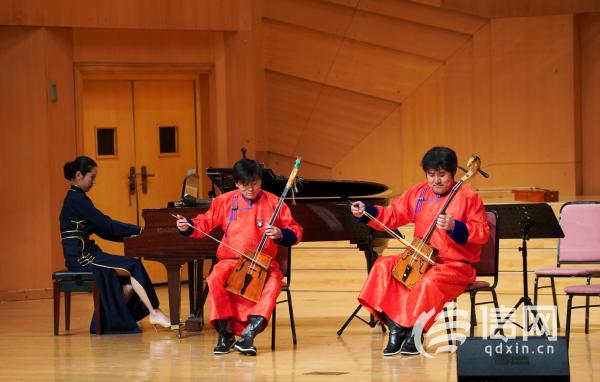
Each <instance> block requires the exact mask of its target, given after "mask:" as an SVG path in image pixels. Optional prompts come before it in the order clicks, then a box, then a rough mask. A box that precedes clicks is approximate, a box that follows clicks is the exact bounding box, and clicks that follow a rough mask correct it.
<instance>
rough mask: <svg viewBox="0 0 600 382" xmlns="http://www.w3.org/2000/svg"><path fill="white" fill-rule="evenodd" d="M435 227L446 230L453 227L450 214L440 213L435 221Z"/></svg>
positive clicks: (452, 219) (450, 229)
mask: <svg viewBox="0 0 600 382" xmlns="http://www.w3.org/2000/svg"><path fill="white" fill-rule="evenodd" d="M435 225H436V227H438V228H439V229H443V230H446V231H452V230H453V229H454V218H453V217H452V216H450V215H440V216H438V218H437V221H436V222H435Z"/></svg>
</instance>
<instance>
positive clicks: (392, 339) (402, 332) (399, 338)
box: [381, 312, 408, 356]
mask: <svg viewBox="0 0 600 382" xmlns="http://www.w3.org/2000/svg"><path fill="white" fill-rule="evenodd" d="M381 316H382V317H383V319H384V320H385V324H386V325H387V327H388V329H389V331H390V336H389V339H388V344H387V346H386V347H385V349H383V355H384V356H392V355H395V354H398V353H399V352H400V347H401V346H402V342H403V341H404V338H405V337H406V334H407V333H408V331H407V329H406V328H404V327H403V326H400V325H398V324H397V323H395V322H394V321H392V319H391V318H389V317H388V316H387V314H385V313H384V312H382V313H381Z"/></svg>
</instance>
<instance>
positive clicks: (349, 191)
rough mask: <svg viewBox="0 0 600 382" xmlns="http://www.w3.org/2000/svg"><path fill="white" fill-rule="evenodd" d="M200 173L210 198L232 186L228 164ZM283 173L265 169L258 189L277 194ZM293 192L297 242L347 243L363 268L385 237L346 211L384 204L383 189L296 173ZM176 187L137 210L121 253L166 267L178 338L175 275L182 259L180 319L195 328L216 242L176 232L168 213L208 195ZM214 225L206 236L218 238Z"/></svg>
mask: <svg viewBox="0 0 600 382" xmlns="http://www.w3.org/2000/svg"><path fill="white" fill-rule="evenodd" d="M206 175H207V176H208V177H209V178H210V179H211V181H212V190H211V191H210V192H209V195H210V196H211V197H214V196H215V195H216V193H217V189H218V190H219V191H220V192H221V193H224V192H228V191H231V190H234V189H235V188H236V187H235V182H234V180H233V176H232V169H231V168H208V169H207V170H206ZM286 182H287V177H285V176H281V175H278V174H275V173H274V172H273V171H272V170H270V169H265V170H264V172H263V176H262V188H263V189H264V190H267V191H270V192H272V193H274V194H276V195H281V193H282V191H283V189H284V187H285V184H286ZM297 188H298V192H297V193H295V195H294V202H295V204H293V203H292V200H291V197H290V198H288V199H287V200H286V202H287V204H288V205H289V207H290V209H291V211H292V215H293V216H294V219H296V221H298V223H300V225H302V227H303V228H304V232H303V235H302V236H303V237H302V241H303V242H308V241H350V242H351V243H353V244H356V246H357V247H358V248H359V249H360V250H362V251H363V252H364V253H365V259H366V262H367V270H370V269H371V265H372V264H373V262H374V261H375V260H376V259H377V257H378V256H379V254H378V252H380V251H381V249H383V248H384V247H385V246H386V244H387V237H386V236H385V234H382V233H380V232H378V231H373V230H371V229H370V228H369V227H367V226H366V225H364V224H360V223H358V222H357V221H356V219H355V218H354V216H353V215H352V214H351V213H350V206H349V200H359V199H360V200H363V201H365V202H368V203H371V204H379V205H386V204H387V202H388V200H387V199H386V198H385V197H377V195H378V194H381V193H384V192H385V191H387V190H388V187H387V186H385V185H383V184H379V183H374V182H365V181H350V180H315V179H303V178H301V177H298V182H297ZM185 190H186V185H185V182H184V189H183V191H182V200H181V201H178V202H169V203H168V206H167V208H157V209H145V210H144V211H143V212H142V217H143V218H144V222H145V226H144V231H143V232H142V234H141V235H139V236H136V237H132V238H127V239H125V256H129V257H138V258H140V257H141V258H144V259H147V260H153V261H158V262H160V263H162V264H163V265H164V266H165V268H166V270H167V282H168V288H169V310H170V319H171V324H172V326H171V329H172V330H173V331H174V332H175V334H176V335H177V336H178V337H181V328H180V311H181V278H180V269H181V267H182V266H183V265H184V264H185V263H187V264H188V275H189V283H190V287H189V297H190V315H189V317H188V319H187V320H186V322H185V328H186V329H187V330H201V329H202V327H203V325H204V321H203V308H204V301H205V299H206V294H207V289H206V285H205V283H204V282H203V280H204V276H203V269H204V267H203V265H204V260H211V261H213V264H214V261H216V259H215V253H216V248H217V245H218V243H216V242H215V241H213V240H211V239H209V238H203V239H199V240H197V239H192V238H189V237H187V236H183V235H180V234H179V232H178V230H177V228H176V226H175V219H174V218H173V216H171V214H180V215H183V216H185V217H187V218H192V217H195V216H196V215H198V214H200V213H203V212H205V211H206V210H207V209H208V207H209V206H210V202H211V200H210V199H206V200H200V199H195V198H193V197H190V196H189V195H187V194H186V192H185ZM222 234H223V233H222V231H221V230H220V228H217V229H215V230H213V232H212V235H213V236H215V237H217V238H220V237H221V236H222Z"/></svg>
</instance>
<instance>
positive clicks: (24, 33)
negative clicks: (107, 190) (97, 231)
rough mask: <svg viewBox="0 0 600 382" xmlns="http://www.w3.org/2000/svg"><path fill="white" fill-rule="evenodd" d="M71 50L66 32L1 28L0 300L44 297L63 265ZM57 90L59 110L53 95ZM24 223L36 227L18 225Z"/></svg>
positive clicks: (71, 151)
mask: <svg viewBox="0 0 600 382" xmlns="http://www.w3.org/2000/svg"><path fill="white" fill-rule="evenodd" d="M69 42H70V36H69V34H68V33H67V32H66V31H56V32H54V33H49V32H48V31H47V30H45V29H43V28H20V27H0V46H1V49H0V65H1V66H2V68H3V71H2V80H1V81H0V84H1V85H0V86H1V87H2V93H1V94H2V96H0V97H2V99H1V100H0V105H2V106H1V107H2V112H1V113H0V115H1V116H2V117H1V118H2V121H1V122H2V123H1V127H0V145H1V146H2V147H1V149H0V157H1V158H0V178H1V179H3V180H4V185H5V186H4V187H2V191H1V195H0V199H1V200H2V203H1V204H0V206H1V213H2V216H3V217H4V218H3V219H2V222H1V223H0V232H1V233H2V240H0V299H12V298H32V297H33V298H36V297H40V296H44V295H45V288H47V287H49V286H50V274H51V272H52V271H53V270H55V267H57V266H60V264H62V260H61V259H62V252H61V248H60V241H59V239H58V238H59V230H58V224H57V223H58V211H59V210H60V205H61V202H62V199H63V197H64V192H65V190H66V185H65V183H66V182H65V181H62V180H61V179H62V165H63V164H64V162H65V161H66V160H64V159H65V158H68V157H71V156H72V155H73V154H74V146H75V137H74V135H73V133H74V124H73V97H72V93H71V92H70V91H69V82H71V84H72V70H71V68H72V62H70V56H69V53H70V51H69V44H70V43H69ZM54 65H60V67H58V68H57V67H54ZM51 82H54V83H56V85H57V89H58V99H57V102H56V103H52V102H51V101H50V100H49V98H48V94H47V92H48V87H49V85H50V83H51ZM23 219H25V220H26V221H27V222H30V223H28V224H32V226H31V227H30V228H26V227H24V226H23V225H22V224H15V222H19V221H23ZM33 227H34V228H33Z"/></svg>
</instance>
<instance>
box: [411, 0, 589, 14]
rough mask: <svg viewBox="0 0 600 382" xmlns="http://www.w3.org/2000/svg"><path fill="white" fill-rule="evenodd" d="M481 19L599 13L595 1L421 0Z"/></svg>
mask: <svg viewBox="0 0 600 382" xmlns="http://www.w3.org/2000/svg"><path fill="white" fill-rule="evenodd" d="M422 1H432V2H433V1H435V2H437V3H439V4H436V5H440V6H442V7H444V8H447V9H454V10H457V11H460V12H464V13H470V14H473V15H479V16H482V17H491V18H502V17H526V16H529V17H531V16H544V15H561V14H562V15H564V14H573V13H584V12H598V11H600V3H599V2H598V1H597V0H552V1H548V0H422Z"/></svg>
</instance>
